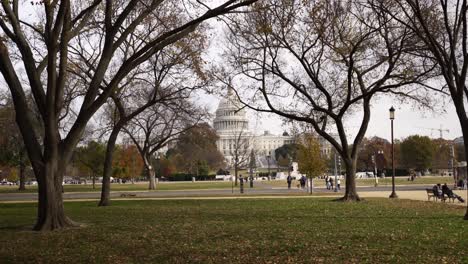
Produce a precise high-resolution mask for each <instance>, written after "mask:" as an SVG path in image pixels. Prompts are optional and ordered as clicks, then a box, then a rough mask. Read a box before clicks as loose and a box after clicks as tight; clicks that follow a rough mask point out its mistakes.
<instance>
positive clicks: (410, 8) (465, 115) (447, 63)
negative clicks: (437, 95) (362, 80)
mask: <svg viewBox="0 0 468 264" xmlns="http://www.w3.org/2000/svg"><path fill="white" fill-rule="evenodd" d="M394 7H395V8H393V9H389V8H383V10H384V11H385V12H386V13H387V14H390V15H391V16H392V17H393V18H394V19H396V20H398V21H399V22H400V23H401V24H402V25H404V26H405V27H406V28H407V29H409V30H411V31H412V32H413V33H414V34H415V35H416V36H417V37H418V38H419V39H420V40H421V41H422V42H423V44H424V45H423V47H422V50H423V51H424V52H421V53H419V54H418V55H419V56H420V57H422V58H423V59H424V60H430V61H432V62H434V63H436V64H437V65H438V71H439V73H440V75H441V77H442V79H443V80H442V81H443V83H445V85H444V86H442V87H443V89H442V92H444V93H446V91H447V90H448V94H449V95H450V97H451V99H452V103H453V105H454V106H455V110H456V112H457V116H458V119H459V121H460V126H461V129H462V134H463V138H464V139H465V140H464V145H465V157H466V156H468V140H467V139H468V112H467V110H466V101H467V100H468V88H467V85H466V80H467V73H468V70H467V69H468V55H467V54H468V45H467V38H468V20H467V16H466V13H467V10H468V2H467V1H466V0H451V1H448V0H441V1H436V0H424V1H421V0H398V1H394ZM467 172H468V167H467ZM465 220H468V205H467V208H466V214H465Z"/></svg>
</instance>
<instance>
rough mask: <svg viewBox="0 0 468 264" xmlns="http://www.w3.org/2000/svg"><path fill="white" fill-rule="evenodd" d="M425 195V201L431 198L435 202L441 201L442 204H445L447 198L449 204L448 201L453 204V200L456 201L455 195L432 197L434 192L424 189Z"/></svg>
mask: <svg viewBox="0 0 468 264" xmlns="http://www.w3.org/2000/svg"><path fill="white" fill-rule="evenodd" d="M426 193H427V200H429V201H430V200H431V198H434V200H435V201H437V200H442V201H443V202H445V200H446V199H447V198H448V199H449V202H450V200H452V203H454V202H455V199H457V197H456V196H455V195H453V194H452V195H447V194H443V197H438V196H437V195H434V191H433V190H432V189H426Z"/></svg>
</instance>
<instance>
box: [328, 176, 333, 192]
mask: <svg viewBox="0 0 468 264" xmlns="http://www.w3.org/2000/svg"><path fill="white" fill-rule="evenodd" d="M329 181H330V190H332V191H333V178H332V177H330V180H329Z"/></svg>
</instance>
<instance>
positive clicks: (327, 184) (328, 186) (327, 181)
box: [325, 176, 330, 190]
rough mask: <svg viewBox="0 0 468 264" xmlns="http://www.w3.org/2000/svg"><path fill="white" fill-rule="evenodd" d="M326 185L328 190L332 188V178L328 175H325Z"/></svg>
mask: <svg viewBox="0 0 468 264" xmlns="http://www.w3.org/2000/svg"><path fill="white" fill-rule="evenodd" d="M325 186H327V190H330V180H329V178H328V176H326V177H325Z"/></svg>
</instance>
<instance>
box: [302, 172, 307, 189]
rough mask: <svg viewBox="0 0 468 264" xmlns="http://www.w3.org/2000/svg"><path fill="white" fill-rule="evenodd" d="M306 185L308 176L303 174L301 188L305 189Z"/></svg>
mask: <svg viewBox="0 0 468 264" xmlns="http://www.w3.org/2000/svg"><path fill="white" fill-rule="evenodd" d="M305 185H306V177H305V176H304V175H302V177H301V189H305Z"/></svg>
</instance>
